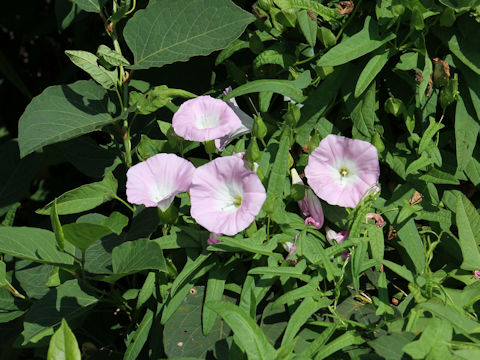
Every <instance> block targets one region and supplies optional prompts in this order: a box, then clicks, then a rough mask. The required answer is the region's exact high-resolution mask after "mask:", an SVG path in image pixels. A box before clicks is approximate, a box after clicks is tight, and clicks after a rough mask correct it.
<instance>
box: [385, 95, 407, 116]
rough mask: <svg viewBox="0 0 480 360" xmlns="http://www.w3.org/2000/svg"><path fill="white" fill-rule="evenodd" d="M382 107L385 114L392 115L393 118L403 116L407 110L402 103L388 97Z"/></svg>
mask: <svg viewBox="0 0 480 360" xmlns="http://www.w3.org/2000/svg"><path fill="white" fill-rule="evenodd" d="M384 107H385V112H386V113H387V114H392V115H393V116H395V117H399V116H400V115H403V114H405V112H406V110H407V109H406V108H405V105H404V104H403V101H402V100H400V99H397V98H395V97H393V96H391V97H389V98H388V99H387V101H385V105H384Z"/></svg>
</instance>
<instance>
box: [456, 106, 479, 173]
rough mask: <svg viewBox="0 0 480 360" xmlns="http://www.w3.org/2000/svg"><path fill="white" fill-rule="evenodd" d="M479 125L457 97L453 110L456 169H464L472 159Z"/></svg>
mask: <svg viewBox="0 0 480 360" xmlns="http://www.w3.org/2000/svg"><path fill="white" fill-rule="evenodd" d="M479 127H480V126H479V125H478V122H477V121H476V120H475V118H474V117H472V116H471V115H470V114H469V112H468V110H467V107H466V104H465V102H464V101H463V99H462V98H461V97H459V98H458V100H457V108H456V110H455V147H456V150H457V151H456V154H457V169H458V171H463V170H465V168H466V167H467V165H468V164H469V162H470V160H471V159H472V154H473V150H474V148H475V144H476V142H477V135H478V130H479Z"/></svg>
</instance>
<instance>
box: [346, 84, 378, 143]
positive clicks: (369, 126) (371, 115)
mask: <svg viewBox="0 0 480 360" xmlns="http://www.w3.org/2000/svg"><path fill="white" fill-rule="evenodd" d="M375 89H376V86H375V82H373V83H372V85H370V87H369V88H368V90H367V92H366V93H365V94H364V95H363V96H362V98H361V99H359V101H358V103H357V105H356V106H355V108H354V109H353V111H352V113H351V114H350V117H351V118H352V120H353V124H354V126H355V128H356V129H357V130H358V131H359V132H360V133H362V135H364V136H366V137H367V138H370V137H371V136H372V135H373V134H374V132H375V129H374V127H373V125H374V123H375V103H376V93H375Z"/></svg>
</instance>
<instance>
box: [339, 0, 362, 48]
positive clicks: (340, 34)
mask: <svg viewBox="0 0 480 360" xmlns="http://www.w3.org/2000/svg"><path fill="white" fill-rule="evenodd" d="M361 3H362V0H360V1H359V2H358V4H355V7H354V8H353V12H352V14H351V15H350V16H349V17H348V19H347V21H345V23H344V24H343V25H342V27H341V29H340V31H339V32H338V34H337V36H336V37H335V42H337V41H338V39H340V36H342V33H343V30H345V28H346V27H347V26H348V24H350V21H352V19H353V17H354V16H355V14H356V12H357V10H358V8H359V7H360V4H361Z"/></svg>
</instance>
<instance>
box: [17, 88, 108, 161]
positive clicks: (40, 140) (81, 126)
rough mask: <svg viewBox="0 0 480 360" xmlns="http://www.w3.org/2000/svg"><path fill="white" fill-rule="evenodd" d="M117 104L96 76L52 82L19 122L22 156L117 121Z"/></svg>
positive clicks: (28, 107) (19, 140) (34, 100)
mask: <svg viewBox="0 0 480 360" xmlns="http://www.w3.org/2000/svg"><path fill="white" fill-rule="evenodd" d="M114 112H115V105H114V103H113V102H111V100H110V99H109V97H108V95H107V92H106V91H105V89H103V88H102V87H101V86H99V85H97V84H96V83H95V82H94V81H92V80H80V81H77V82H75V83H73V84H70V85H57V86H51V87H49V88H47V89H46V90H44V91H43V92H42V93H41V94H40V95H38V96H36V97H35V98H34V99H33V100H32V102H31V103H30V104H29V105H28V106H27V108H26V109H25V112H24V113H23V115H22V117H21V118H20V121H19V124H18V143H19V147H20V156H21V157H24V156H26V155H28V154H30V153H31V152H33V151H35V150H39V149H41V148H42V147H43V146H45V145H49V144H53V143H56V142H59V141H63V140H68V139H71V138H73V137H75V136H79V135H82V134H86V133H88V132H91V131H93V130H95V129H97V128H99V127H102V126H103V125H106V124H109V123H111V122H113V121H114V120H115V119H114V118H112V116H111V114H112V113H114Z"/></svg>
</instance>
